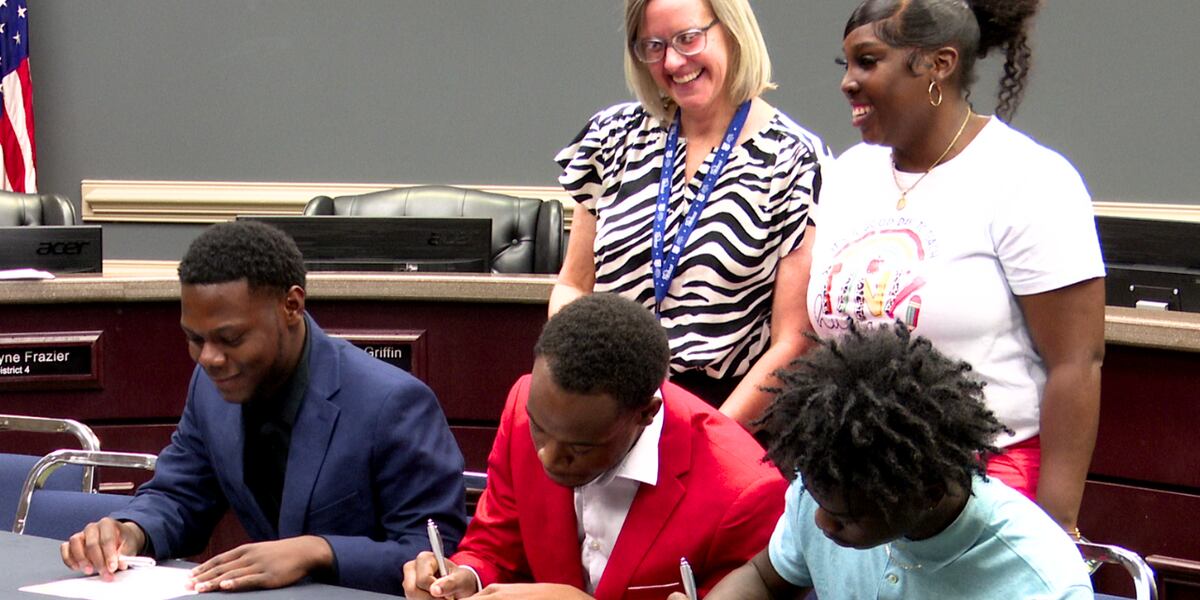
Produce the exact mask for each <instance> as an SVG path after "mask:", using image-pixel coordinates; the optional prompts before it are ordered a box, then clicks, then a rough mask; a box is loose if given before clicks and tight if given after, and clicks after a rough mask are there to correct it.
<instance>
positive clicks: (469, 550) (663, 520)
mask: <svg viewBox="0 0 1200 600" xmlns="http://www.w3.org/2000/svg"><path fill="white" fill-rule="evenodd" d="M529 381H530V376H528V375H526V376H524V377H522V378H521V379H520V380H518V381H517V383H516V384H515V385H514V386H513V388H512V391H510V392H509V395H508V401H507V403H506V404H505V406H504V414H503V416H502V417H501V419H500V431H499V432H498V433H497V434H496V441H495V443H494V444H493V446H492V452H491V455H489V457H488V482H487V489H486V490H485V491H484V493H483V497H482V498H480V501H479V505H478V507H477V508H476V510H475V518H474V519H473V520H472V521H471V524H470V526H469V527H468V528H467V534H466V537H464V538H463V540H462V542H461V543H460V544H459V546H458V550H459V551H458V553H457V554H455V555H454V556H453V557H451V559H452V560H453V561H454V562H456V563H458V564H463V565H468V566H471V567H473V568H474V569H475V570H476V572H478V573H479V577H480V579H481V580H482V581H483V584H484V585H485V586H486V585H488V584H491V583H525V582H538V583H564V584H568V585H572V586H574V587H576V588H579V589H583V563H582V559H581V558H580V555H581V549H580V546H579V538H578V537H577V534H576V522H575V503H574V492H573V490H572V489H571V488H566V487H562V486H560V485H557V484H555V483H554V482H552V481H551V480H550V479H549V478H548V477H546V473H545V471H543V470H542V463H541V462H540V461H538V458H537V452H536V451H535V449H534V445H533V439H532V437H531V436H530V433H529V417H528V415H527V414H526V412H525V402H526V400H527V399H528V398H529ZM663 406H664V407H665V409H666V413H665V415H664V419H663V430H662V437H661V438H660V440H659V458H658V461H659V465H658V485H655V486H649V485H642V486H641V487H640V488H639V489H638V492H637V495H636V496H635V497H634V500H633V504H632V505H631V506H630V508H629V516H628V517H626V519H625V524H624V525H623V527H622V529H621V533H620V535H619V536H618V538H617V542H616V544H615V545H614V547H613V553H612V556H611V557H609V561H608V565H607V566H606V567H605V569H604V575H603V576H602V577H601V579H600V582H599V584H598V585H597V586H596V592H595V597H596V598H597V599H599V600H610V599H617V598H630V599H633V598H666V597H667V595H668V594H669V593H670V592H672V591H682V585H681V584H680V583H679V559H680V558H681V557H687V559H688V562H690V563H691V565H692V569H693V571H694V572H695V574H696V583H697V586H698V587H699V588H700V590H701V593H702V594H704V593H707V592H708V590H709V589H711V588H712V587H713V586H714V585H716V583H717V582H718V581H720V580H721V578H723V577H724V576H725V575H726V574H728V573H729V571H731V570H733V569H735V568H737V567H739V566H741V565H743V564H745V563H746V562H747V561H749V560H750V558H751V557H753V556H754V555H755V554H757V553H758V552H759V551H760V550H762V549H763V548H765V547H766V546H767V541H768V540H769V539H770V537H771V532H772V531H773V530H774V528H775V523H776V521H778V519H779V516H780V515H781V514H782V513H783V500H784V491H785V489H786V488H787V483H786V482H785V481H784V480H783V478H782V477H780V475H779V473H778V471H776V470H775V468H774V467H772V466H771V465H770V464H769V463H763V462H762V457H763V455H764V452H763V450H762V448H761V447H759V445H758V443H757V442H755V441H754V438H752V437H751V436H750V435H749V434H748V433H746V431H745V430H744V429H742V427H741V426H740V425H738V424H737V423H735V422H734V421H732V420H730V419H728V418H727V417H725V416H724V415H722V414H720V413H718V412H717V411H716V410H713V408H712V407H710V406H708V405H707V404H705V403H704V402H703V401H702V400H700V399H698V398H696V397H695V396H693V395H691V394H690V393H688V392H687V391H685V390H683V389H682V388H680V387H678V386H675V385H673V384H670V383H667V384H665V385H664V386H663Z"/></svg>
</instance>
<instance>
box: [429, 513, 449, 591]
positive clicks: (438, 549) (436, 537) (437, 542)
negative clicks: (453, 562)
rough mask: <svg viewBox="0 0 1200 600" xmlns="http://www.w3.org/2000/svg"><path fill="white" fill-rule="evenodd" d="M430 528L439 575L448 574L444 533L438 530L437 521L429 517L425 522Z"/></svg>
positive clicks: (430, 542) (430, 537)
mask: <svg viewBox="0 0 1200 600" xmlns="http://www.w3.org/2000/svg"><path fill="white" fill-rule="evenodd" d="M425 528H426V529H428V530H429V546H430V547H431V548H433V556H434V557H436V558H437V563H438V577H445V576H446V551H445V550H444V549H442V534H441V533H439V532H438V526H437V523H434V522H433V519H429V521H428V522H426V524H425Z"/></svg>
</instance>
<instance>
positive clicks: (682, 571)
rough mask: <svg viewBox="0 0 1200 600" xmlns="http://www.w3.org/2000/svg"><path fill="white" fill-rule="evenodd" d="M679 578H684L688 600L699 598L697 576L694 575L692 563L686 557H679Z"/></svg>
mask: <svg viewBox="0 0 1200 600" xmlns="http://www.w3.org/2000/svg"><path fill="white" fill-rule="evenodd" d="M679 578H680V579H682V580H683V591H684V593H685V594H687V597H688V600H699V597H698V596H697V595H696V578H695V576H693V575H692V565H689V564H688V561H687V559H686V558H681V559H679Z"/></svg>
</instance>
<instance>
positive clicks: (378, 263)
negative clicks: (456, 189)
mask: <svg viewBox="0 0 1200 600" xmlns="http://www.w3.org/2000/svg"><path fill="white" fill-rule="evenodd" d="M238 219H239V220H254V221H261V222H263V223H268V224H270V225H273V226H275V227H278V228H279V229H281V230H283V231H284V233H287V234H288V235H290V236H292V239H293V240H295V241H296V246H298V247H299V248H300V253H301V254H303V255H304V266H305V268H307V269H308V270H310V271H386V272H403V273H412V272H416V273H429V272H453V273H488V272H490V271H491V268H492V262H491V254H492V251H491V250H492V220H491V219H476V218H467V217H453V218H430V217H345V216H331V215H319V216H318V215H304V216H258V215H244V216H239V217H238Z"/></svg>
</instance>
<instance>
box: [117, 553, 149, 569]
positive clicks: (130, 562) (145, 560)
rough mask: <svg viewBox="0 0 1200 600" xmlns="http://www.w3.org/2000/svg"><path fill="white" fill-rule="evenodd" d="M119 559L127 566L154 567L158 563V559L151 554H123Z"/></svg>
mask: <svg viewBox="0 0 1200 600" xmlns="http://www.w3.org/2000/svg"><path fill="white" fill-rule="evenodd" d="M119 559H120V561H121V563H123V564H124V565H125V566H126V567H153V566H155V565H157V564H158V562H157V561H155V560H154V559H153V558H150V557H149V556H125V555H121V556H120V557H119Z"/></svg>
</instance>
